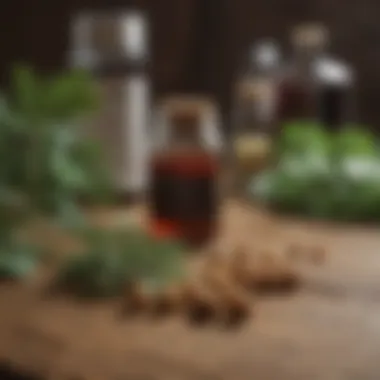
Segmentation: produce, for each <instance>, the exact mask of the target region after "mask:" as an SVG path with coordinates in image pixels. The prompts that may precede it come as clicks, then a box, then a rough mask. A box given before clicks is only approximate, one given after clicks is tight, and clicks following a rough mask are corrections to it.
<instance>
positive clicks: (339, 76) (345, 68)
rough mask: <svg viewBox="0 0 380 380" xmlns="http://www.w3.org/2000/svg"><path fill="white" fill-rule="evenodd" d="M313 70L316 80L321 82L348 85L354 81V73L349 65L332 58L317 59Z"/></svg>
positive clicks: (338, 85) (332, 84)
mask: <svg viewBox="0 0 380 380" xmlns="http://www.w3.org/2000/svg"><path fill="white" fill-rule="evenodd" d="M314 72H315V76H316V79H317V81H319V82H320V83H323V84H327V85H331V86H337V87H349V86H351V85H352V83H353V82H354V73H353V71H352V69H351V68H350V67H349V65H347V64H346V63H344V62H341V61H338V60H335V59H332V58H323V59H319V60H318V61H317V62H316V63H315V67H314Z"/></svg>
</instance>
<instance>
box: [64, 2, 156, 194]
mask: <svg viewBox="0 0 380 380" xmlns="http://www.w3.org/2000/svg"><path fill="white" fill-rule="evenodd" d="M69 61H70V65H71V66H74V67H81V68H84V69H86V70H90V71H91V72H92V73H93V75H94V77H95V78H96V79H97V81H98V83H99V87H100V93H101V95H102V99H101V100H102V102H101V107H100V111H99V113H98V114H97V115H96V116H95V118H94V119H93V120H91V122H90V123H89V125H88V126H86V128H85V134H86V135H87V136H88V137H91V138H95V139H97V140H98V141H99V142H100V143H101V145H102V146H103V147H104V151H105V156H106V159H107V160H108V162H109V168H110V171H111V173H112V177H113V179H114V186H115V190H116V192H117V193H118V194H120V195H123V196H125V195H128V196H130V195H131V196H134V197H135V196H140V195H142V194H144V192H145V190H146V186H147V181H148V178H147V174H148V137H149V133H148V130H147V128H148V124H149V122H150V78H149V71H148V63H149V49H148V25H147V19H146V17H145V15H144V14H143V13H142V12H140V11H137V10H129V11H119V12H116V11H112V12H96V11H95V12H93V11H90V12H83V13H80V14H77V15H76V16H75V17H74V18H73V23H72V38H71V50H70V52H69Z"/></svg>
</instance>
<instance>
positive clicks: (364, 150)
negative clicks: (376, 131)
mask: <svg viewBox="0 0 380 380" xmlns="http://www.w3.org/2000/svg"><path fill="white" fill-rule="evenodd" d="M334 153H335V155H336V156H338V157H346V156H350V157H352V156H372V157H373V156H375V155H376V153H377V142H376V141H375V139H374V137H373V135H372V133H371V132H370V131H366V130H364V129H363V128H360V126H354V125H352V126H348V127H347V128H346V129H345V130H344V131H342V132H341V133H340V134H339V135H338V136H337V137H336V139H335V141H334Z"/></svg>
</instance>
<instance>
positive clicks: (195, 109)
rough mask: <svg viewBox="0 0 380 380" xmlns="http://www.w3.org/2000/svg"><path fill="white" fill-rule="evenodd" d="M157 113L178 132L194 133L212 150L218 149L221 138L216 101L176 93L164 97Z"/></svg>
mask: <svg viewBox="0 0 380 380" xmlns="http://www.w3.org/2000/svg"><path fill="white" fill-rule="evenodd" d="M159 110H160V111H159V114H160V115H161V117H163V119H164V120H167V121H169V123H170V124H172V125H173V126H174V128H175V129H176V130H177V132H178V133H182V132H183V133H185V134H187V133H190V134H191V133H194V132H195V133H196V134H198V136H199V137H200V138H201V140H202V141H203V143H204V144H205V145H206V146H207V147H208V148H210V149H212V150H216V151H218V150H220V149H221V147H222V146H223V138H222V135H221V133H220V131H219V126H220V119H219V116H220V114H219V109H218V106H217V105H216V103H215V102H214V101H213V100H212V99H210V98H208V97H203V96H191V95H177V96H171V97H168V98H166V99H165V100H164V101H163V102H162V103H161V105H160V106H159Z"/></svg>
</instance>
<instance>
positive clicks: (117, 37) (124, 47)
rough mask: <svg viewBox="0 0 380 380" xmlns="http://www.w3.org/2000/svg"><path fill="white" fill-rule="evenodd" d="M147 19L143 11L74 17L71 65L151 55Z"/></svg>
mask: <svg viewBox="0 0 380 380" xmlns="http://www.w3.org/2000/svg"><path fill="white" fill-rule="evenodd" d="M147 29H148V28H147V20H146V18H145V15H144V13H142V12H140V11H135V10H133V11H123V12H115V11H111V12H97V11H88V12H86V11H85V12H81V13H79V14H77V15H75V17H74V18H73V22H72V27H71V36H70V39H71V41H70V47H71V52H70V54H69V57H70V59H71V61H72V62H71V63H73V64H77V65H86V64H87V65H91V64H94V62H95V63H98V62H99V61H102V60H104V59H106V60H107V59H113V58H126V59H143V58H146V57H147V55H148V43H147V34H148V31H147Z"/></svg>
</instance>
